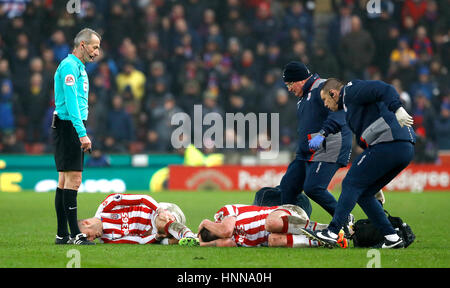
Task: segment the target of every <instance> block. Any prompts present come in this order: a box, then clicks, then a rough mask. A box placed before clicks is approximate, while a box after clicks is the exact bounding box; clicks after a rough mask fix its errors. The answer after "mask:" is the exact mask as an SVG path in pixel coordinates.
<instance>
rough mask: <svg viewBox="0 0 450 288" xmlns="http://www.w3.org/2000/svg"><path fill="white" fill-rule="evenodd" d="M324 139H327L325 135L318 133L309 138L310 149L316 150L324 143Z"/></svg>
mask: <svg viewBox="0 0 450 288" xmlns="http://www.w3.org/2000/svg"><path fill="white" fill-rule="evenodd" d="M323 140H325V136H323V135H320V134H319V135H316V136H314V137H313V138H312V139H311V140H309V149H311V150H314V151H316V150H317V149H319V148H320V145H322V142H323Z"/></svg>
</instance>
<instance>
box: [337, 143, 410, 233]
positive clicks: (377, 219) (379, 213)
mask: <svg viewBox="0 0 450 288" xmlns="http://www.w3.org/2000/svg"><path fill="white" fill-rule="evenodd" d="M413 157H414V145H413V144H412V143H411V142H408V141H394V142H384V143H379V144H375V145H373V146H370V147H368V148H366V150H364V152H363V153H361V155H359V157H358V158H357V159H355V160H354V161H353V163H352V166H351V168H350V170H349V171H348V173H347V175H346V176H345V178H344V180H343V181H342V192H341V195H340V197H339V200H338V205H337V207H336V210H335V213H334V216H333V220H332V221H331V223H330V225H329V226H328V229H329V230H330V231H331V232H334V233H336V234H338V233H339V230H340V229H341V228H342V227H343V226H344V225H346V224H347V218H348V215H349V213H350V212H351V211H352V210H353V208H354V207H355V205H356V203H358V204H359V206H360V207H361V208H362V210H363V211H364V213H365V214H366V215H367V217H368V218H369V220H370V221H371V222H372V223H373V224H374V225H375V226H376V227H377V228H378V229H379V230H380V232H381V233H382V234H383V235H389V234H395V233H396V232H395V230H394V228H393V227H392V225H391V223H390V222H389V220H388V219H387V217H386V214H385V213H384V210H383V207H382V206H381V204H380V203H379V202H378V201H377V200H376V199H375V197H374V195H375V194H376V193H377V192H378V191H379V190H380V189H382V188H383V187H384V186H386V185H387V184H388V183H389V182H390V181H391V180H392V179H394V178H395V176H397V175H398V174H399V173H400V172H401V171H402V170H403V169H404V168H406V167H407V166H408V164H409V163H410V162H411V160H412V159H413Z"/></svg>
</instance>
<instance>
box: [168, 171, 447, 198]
mask: <svg viewBox="0 0 450 288" xmlns="http://www.w3.org/2000/svg"><path fill="white" fill-rule="evenodd" d="M169 169H170V172H169V185H168V187H169V189H170V190H191V191H192V190H208V189H210V190H224V191H255V190H258V189H260V188H262V187H273V186H276V185H278V184H279V183H280V181H281V178H282V177H283V175H284V173H285V172H286V169H287V166H238V165H229V166H228V165H225V166H218V167H186V166H179V165H170V166H169ZM348 169H349V167H345V168H341V169H339V170H338V172H337V173H336V174H335V176H334V178H333V179H332V181H331V182H330V185H329V187H328V188H329V190H333V189H340V185H341V182H342V179H344V177H345V175H346V174H347V171H348ZM384 189H386V190H391V191H406V192H422V191H450V167H449V166H448V165H442V166H435V165H409V166H408V167H407V168H406V169H405V170H403V171H402V173H401V174H400V175H398V176H397V177H396V178H395V179H394V180H393V181H391V182H390V183H389V184H388V185H387V186H386V187H385V188H384Z"/></svg>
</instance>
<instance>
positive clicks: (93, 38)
mask: <svg viewBox="0 0 450 288" xmlns="http://www.w3.org/2000/svg"><path fill="white" fill-rule="evenodd" d="M100 41H101V36H100V35H99V34H98V33H97V32H95V31H94V30H92V29H89V28H85V29H83V30H81V31H80V32H79V33H78V34H77V35H76V37H75V40H74V49H73V52H72V54H69V55H68V56H67V57H66V58H65V59H64V60H62V61H61V63H60V64H59V66H58V69H57V70H56V72H55V76H54V80H55V81H54V82H55V87H54V88H55V112H54V114H53V122H52V128H53V140H54V145H55V164H56V169H57V171H58V187H57V188H56V196H55V209H56V216H57V223H58V230H57V235H56V240H55V243H56V244H72V243H73V244H77V245H92V244H95V243H94V242H91V241H89V240H88V239H87V237H86V235H84V234H83V233H81V232H80V230H79V228H78V223H77V220H78V219H77V218H78V217H77V193H78V188H79V187H80V185H81V176H82V172H83V162H84V153H85V152H87V151H89V152H90V151H91V149H92V144H91V140H90V139H89V137H88V136H87V133H86V127H85V121H86V120H87V117H88V93H89V80H88V76H87V74H86V70H85V66H84V65H85V63H88V62H93V61H94V60H95V58H96V57H97V56H98V55H99V53H100ZM67 223H68V224H69V225H68V226H69V228H70V234H69V230H68V227H67Z"/></svg>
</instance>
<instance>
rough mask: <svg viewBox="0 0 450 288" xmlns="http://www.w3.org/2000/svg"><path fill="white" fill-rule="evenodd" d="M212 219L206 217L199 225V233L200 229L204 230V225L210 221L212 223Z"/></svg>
mask: <svg viewBox="0 0 450 288" xmlns="http://www.w3.org/2000/svg"><path fill="white" fill-rule="evenodd" d="M211 222H212V221H211V220H209V219H204V220H203V221H202V222H201V223H200V225H198V233H200V230H202V228H203V227H205V226H206V225H208V224H209V223H211Z"/></svg>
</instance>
